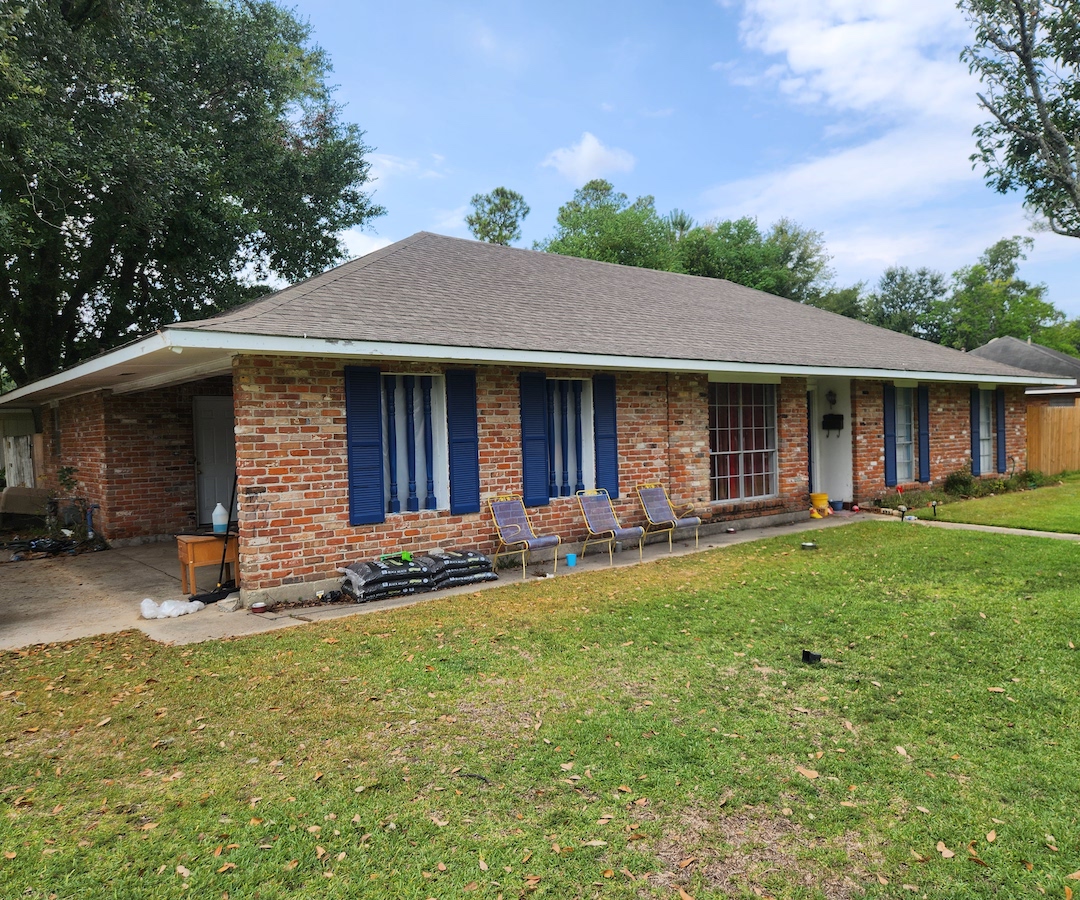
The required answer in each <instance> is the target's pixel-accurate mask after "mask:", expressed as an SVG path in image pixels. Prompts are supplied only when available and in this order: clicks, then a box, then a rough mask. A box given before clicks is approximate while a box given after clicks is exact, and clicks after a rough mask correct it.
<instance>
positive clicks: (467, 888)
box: [462, 881, 480, 891]
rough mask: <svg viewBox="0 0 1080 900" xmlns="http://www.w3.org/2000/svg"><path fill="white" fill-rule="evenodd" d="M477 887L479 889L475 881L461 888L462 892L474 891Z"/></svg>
mask: <svg viewBox="0 0 1080 900" xmlns="http://www.w3.org/2000/svg"><path fill="white" fill-rule="evenodd" d="M478 887H480V885H478V884H477V883H476V882H475V881H470V882H469V883H468V884H467V885H465V887H463V888H462V890H464V891H475V890H476V889H477V888H478Z"/></svg>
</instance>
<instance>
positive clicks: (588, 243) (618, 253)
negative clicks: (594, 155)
mask: <svg viewBox="0 0 1080 900" xmlns="http://www.w3.org/2000/svg"><path fill="white" fill-rule="evenodd" d="M534 246H535V249H537V250H543V251H545V252H547V253H559V254H562V255H563V256H578V257H583V258H585V259H595V260H599V261H601V262H609V263H618V264H619V265H623V266H638V267H640V268H643V269H663V270H666V271H672V270H674V269H675V267H676V255H675V244H674V241H673V240H672V234H671V228H670V227H669V225H668V223H667V222H666V221H665V220H664V219H663V218H662V217H661V216H660V214H659V213H657V211H656V206H655V204H654V201H653V198H652V197H638V198H637V200H635V201H634V202H633V203H631V202H630V200H629V198H628V197H627V196H626V194H622V193H619V192H617V191H616V190H615V188H614V186H612V184H611V183H610V182H608V181H604V180H603V179H594V180H593V181H590V182H589V183H588V184H586V185H585V186H584V187H582V188H579V189H578V190H576V191H574V197H573V199H572V200H570V201H569V202H568V203H565V204H563V205H562V206H561V207H559V214H558V217H557V222H556V227H555V234H554V235H553V236H552V237H550V238H547V239H546V240H543V241H538V242H537V243H536V244H535V245H534Z"/></svg>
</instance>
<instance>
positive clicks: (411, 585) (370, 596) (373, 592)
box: [341, 577, 435, 603]
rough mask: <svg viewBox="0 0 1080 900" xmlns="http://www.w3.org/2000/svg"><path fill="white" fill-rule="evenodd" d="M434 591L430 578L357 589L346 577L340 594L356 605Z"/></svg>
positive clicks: (411, 579)
mask: <svg viewBox="0 0 1080 900" xmlns="http://www.w3.org/2000/svg"><path fill="white" fill-rule="evenodd" d="M434 589H435V584H434V582H433V581H432V579H430V578H426V577H423V578H408V579H402V580H399V581H390V582H383V583H381V584H372V585H366V586H361V587H357V586H356V584H355V582H353V581H351V580H350V579H349V578H348V577H346V578H345V580H344V581H343V582H342V583H341V592H342V593H343V594H345V595H346V596H348V597H351V598H352V599H353V600H355V601H356V602H357V603H367V602H370V601H371V600H384V599H386V598H387V597H402V596H407V595H409V594H421V593H424V592H425V591H431V590H434Z"/></svg>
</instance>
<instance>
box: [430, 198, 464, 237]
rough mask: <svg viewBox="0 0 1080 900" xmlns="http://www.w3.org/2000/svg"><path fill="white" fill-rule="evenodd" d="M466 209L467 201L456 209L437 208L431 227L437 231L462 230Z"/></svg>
mask: <svg viewBox="0 0 1080 900" xmlns="http://www.w3.org/2000/svg"><path fill="white" fill-rule="evenodd" d="M468 211H469V204H467V203H463V204H462V205H461V206H459V207H457V208H456V209H443V210H437V211H436V213H435V221H434V226H433V227H434V228H435V230H436V231H439V232H446V231H464V230H465V215H466V214H467V213H468Z"/></svg>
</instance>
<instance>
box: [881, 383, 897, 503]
mask: <svg viewBox="0 0 1080 900" xmlns="http://www.w3.org/2000/svg"><path fill="white" fill-rule="evenodd" d="M881 412H882V419H883V420H884V421H883V424H884V430H885V485H886V487H896V386H895V385H894V384H892V383H891V382H890V383H887V384H883V385H882V386H881Z"/></svg>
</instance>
